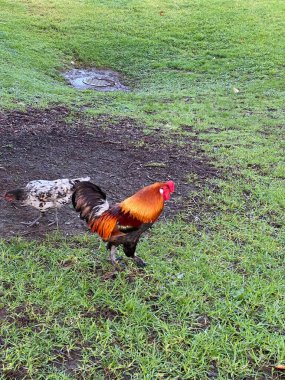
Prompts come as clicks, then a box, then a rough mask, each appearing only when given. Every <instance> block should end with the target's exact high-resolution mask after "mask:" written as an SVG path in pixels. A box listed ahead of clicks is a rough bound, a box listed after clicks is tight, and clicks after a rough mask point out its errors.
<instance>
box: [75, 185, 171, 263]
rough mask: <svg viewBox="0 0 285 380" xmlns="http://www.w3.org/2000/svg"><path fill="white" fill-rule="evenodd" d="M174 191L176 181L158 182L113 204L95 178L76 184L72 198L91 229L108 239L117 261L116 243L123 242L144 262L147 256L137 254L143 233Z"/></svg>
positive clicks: (130, 253)
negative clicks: (94, 180) (143, 257)
mask: <svg viewBox="0 0 285 380" xmlns="http://www.w3.org/2000/svg"><path fill="white" fill-rule="evenodd" d="M172 192H174V182H173V181H168V182H156V183H154V184H152V185H149V186H146V187H144V188H142V189H141V190H139V191H138V192H136V193H135V194H134V195H132V196H131V197H129V198H127V199H125V200H124V201H122V202H120V203H117V204H115V205H113V206H111V207H110V205H109V203H108V201H107V199H106V194H105V193H104V192H103V191H102V190H101V189H100V187H98V186H97V185H95V184H93V183H91V182H81V183H79V184H77V185H76V188H75V191H74V193H73V195H72V202H73V206H74V208H75V209H76V211H78V212H80V217H81V218H82V219H85V220H86V222H87V224H88V227H89V228H90V230H91V231H92V232H96V233H97V234H98V235H99V236H100V237H101V238H102V239H103V240H104V241H106V242H108V245H107V248H108V249H110V250H111V261H112V262H113V264H115V263H116V258H115V250H116V247H117V246H118V245H121V244H122V245H123V250H124V252H125V254H126V255H127V256H129V257H132V258H133V259H134V260H135V261H136V263H137V264H138V265H140V266H143V265H145V263H144V262H143V260H142V259H140V258H139V257H138V256H135V250H136V245H137V243H138V241H139V238H140V236H141V234H142V233H143V232H144V231H146V230H147V229H148V228H149V227H150V226H151V225H152V224H153V223H154V222H155V221H156V220H157V219H158V217H159V216H160V214H161V212H162V210H163V207H164V201H165V200H168V199H169V198H170V193H172Z"/></svg>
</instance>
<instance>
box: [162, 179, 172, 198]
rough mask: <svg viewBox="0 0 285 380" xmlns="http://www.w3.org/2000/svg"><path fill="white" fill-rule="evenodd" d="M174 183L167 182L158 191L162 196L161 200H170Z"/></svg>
mask: <svg viewBox="0 0 285 380" xmlns="http://www.w3.org/2000/svg"><path fill="white" fill-rule="evenodd" d="M174 190H175V183H174V182H173V181H167V182H165V183H163V184H162V186H161V187H160V189H159V192H160V194H161V195H162V196H163V200H165V201H168V200H169V199H170V194H171V193H174Z"/></svg>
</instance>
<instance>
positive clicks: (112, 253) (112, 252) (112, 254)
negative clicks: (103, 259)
mask: <svg viewBox="0 0 285 380" xmlns="http://www.w3.org/2000/svg"><path fill="white" fill-rule="evenodd" d="M116 251H117V247H116V246H115V245H112V246H111V249H110V260H111V263H112V264H113V265H114V266H117V265H118V261H117V258H116Z"/></svg>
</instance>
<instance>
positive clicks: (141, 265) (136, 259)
mask: <svg viewBox="0 0 285 380" xmlns="http://www.w3.org/2000/svg"><path fill="white" fill-rule="evenodd" d="M132 259H133V260H134V262H135V263H136V264H137V266H138V267H139V268H144V267H146V266H147V263H146V262H145V261H144V260H143V259H141V258H140V257H138V256H134V257H132Z"/></svg>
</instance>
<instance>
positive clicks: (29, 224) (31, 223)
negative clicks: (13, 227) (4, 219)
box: [21, 212, 45, 227]
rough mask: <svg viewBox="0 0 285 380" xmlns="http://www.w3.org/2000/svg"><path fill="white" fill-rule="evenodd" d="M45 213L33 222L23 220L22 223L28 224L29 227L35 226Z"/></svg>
mask: <svg viewBox="0 0 285 380" xmlns="http://www.w3.org/2000/svg"><path fill="white" fill-rule="evenodd" d="M44 215H45V213H44V212H41V213H40V215H39V216H38V217H37V218H36V219H35V220H33V221H31V222H21V224H26V225H27V226H28V227H32V226H34V225H35V224H37V223H38V221H39V220H40V219H41V218H42V217H43V216H44Z"/></svg>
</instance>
